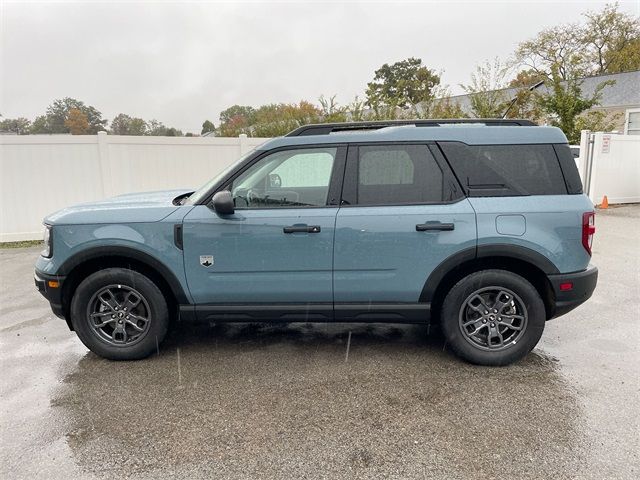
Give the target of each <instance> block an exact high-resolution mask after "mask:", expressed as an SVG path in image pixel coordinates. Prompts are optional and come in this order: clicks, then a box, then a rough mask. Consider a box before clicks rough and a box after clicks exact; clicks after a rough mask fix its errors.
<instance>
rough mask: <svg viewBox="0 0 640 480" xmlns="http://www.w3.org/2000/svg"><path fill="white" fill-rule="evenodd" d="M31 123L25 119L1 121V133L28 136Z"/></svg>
mask: <svg viewBox="0 0 640 480" xmlns="http://www.w3.org/2000/svg"><path fill="white" fill-rule="evenodd" d="M30 128H31V122H30V121H29V120H28V119H26V118H24V117H18V118H5V119H4V120H0V132H9V133H15V134H16V135H28V134H29V131H30Z"/></svg>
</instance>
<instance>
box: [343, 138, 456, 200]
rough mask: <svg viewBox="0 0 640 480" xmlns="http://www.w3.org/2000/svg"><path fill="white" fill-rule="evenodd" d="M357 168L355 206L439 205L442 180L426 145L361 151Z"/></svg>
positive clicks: (375, 148)
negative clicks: (437, 203) (436, 203)
mask: <svg viewBox="0 0 640 480" xmlns="http://www.w3.org/2000/svg"><path fill="white" fill-rule="evenodd" d="M357 164H358V165H357V182H355V183H356V185H355V189H356V191H355V197H356V198H355V201H356V203H357V204H358V205H399V204H412V203H431V202H440V201H442V192H443V181H444V178H443V177H444V176H443V174H442V170H441V169H440V167H439V166H438V163H437V162H436V161H435V159H434V158H433V155H431V152H430V151H429V148H428V147H427V146H426V145H393V146H382V145H380V146H370V147H360V148H359V149H358V161H357Z"/></svg>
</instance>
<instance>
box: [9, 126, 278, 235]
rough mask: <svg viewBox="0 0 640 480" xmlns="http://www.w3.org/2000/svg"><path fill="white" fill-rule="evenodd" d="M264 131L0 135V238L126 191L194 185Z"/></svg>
mask: <svg viewBox="0 0 640 480" xmlns="http://www.w3.org/2000/svg"><path fill="white" fill-rule="evenodd" d="M265 140H267V139H264V138H247V137H246V136H241V137H239V138H220V137H129V136H117V135H107V134H106V133H101V134H98V135H91V136H89V135H83V136H72V135H24V136H18V135H0V187H1V190H0V202H1V204H0V242H11V241H18V240H34V239H39V238H41V237H42V230H43V227H42V219H43V218H44V217H45V216H46V215H47V214H49V213H52V212H54V211H56V210H59V209H61V208H64V207H67V206H69V205H73V204H76V203H82V202H90V201H94V200H100V199H103V198H107V197H112V196H114V195H120V194H123V193H132V192H136V191H138V192H143V191H153V190H169V189H174V188H175V189H177V188H185V189H195V188H197V187H199V186H201V185H202V184H204V183H205V182H206V181H207V180H209V179H210V178H212V177H213V176H215V175H216V174H217V173H218V172H220V171H221V170H222V169H223V168H224V167H226V166H227V165H229V164H231V163H233V162H234V161H236V160H237V159H238V158H240V157H241V156H242V155H244V154H245V153H247V152H249V151H251V150H252V149H253V148H255V147H256V146H258V145H260V144H261V143H263V142H264V141H265Z"/></svg>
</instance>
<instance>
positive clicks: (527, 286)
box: [441, 270, 546, 365]
mask: <svg viewBox="0 0 640 480" xmlns="http://www.w3.org/2000/svg"><path fill="white" fill-rule="evenodd" d="M441 318H442V330H443V332H444V335H445V337H446V340H447V343H448V344H449V345H450V346H451V348H452V349H453V351H454V352H455V353H456V354H457V355H458V356H460V357H461V358H463V359H465V360H467V361H469V362H471V363H476V364H479V365H507V364H509V363H512V362H515V361H517V360H519V359H521V358H522V357H524V356H525V355H527V353H529V352H530V351H531V350H532V349H533V348H534V347H535V346H536V344H537V343H538V341H539V340H540V337H541V336H542V332H543V330H544V325H545V321H546V315H545V308H544V303H543V301H542V299H541V298H540V295H539V294H538V291H537V290H536V289H535V288H534V287H533V285H531V283H529V282H528V281H527V280H526V279H524V278H523V277H521V276H520V275H516V274H515V273H512V272H508V271H505V270H483V271H479V272H475V273H473V274H471V275H468V276H467V277H465V278H463V279H462V280H460V281H459V282H458V283H457V284H456V285H454V287H453V288H452V289H451V290H450V291H449V293H448V294H447V296H446V298H445V300H444V303H443V306H442V315H441Z"/></svg>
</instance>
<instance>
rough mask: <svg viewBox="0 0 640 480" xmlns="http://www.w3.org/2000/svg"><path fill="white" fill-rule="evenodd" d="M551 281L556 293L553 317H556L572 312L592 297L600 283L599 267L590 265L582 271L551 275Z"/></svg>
mask: <svg viewBox="0 0 640 480" xmlns="http://www.w3.org/2000/svg"><path fill="white" fill-rule="evenodd" d="M549 281H550V282H551V287H552V288H553V293H554V295H555V309H554V312H553V315H552V316H551V318H556V317H559V316H561V315H564V314H565V313H568V312H570V311H571V310H573V309H574V308H576V307H577V306H578V305H581V304H582V303H584V302H586V301H587V300H588V299H589V297H591V294H592V293H593V291H594V290H595V289H596V284H597V283H598V268H597V267H596V266H594V265H589V266H588V267H587V269H586V270H583V271H581V272H575V273H560V274H558V275H549ZM569 284H570V285H571V287H570V288H569Z"/></svg>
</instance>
